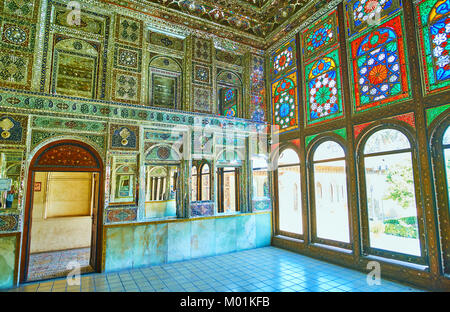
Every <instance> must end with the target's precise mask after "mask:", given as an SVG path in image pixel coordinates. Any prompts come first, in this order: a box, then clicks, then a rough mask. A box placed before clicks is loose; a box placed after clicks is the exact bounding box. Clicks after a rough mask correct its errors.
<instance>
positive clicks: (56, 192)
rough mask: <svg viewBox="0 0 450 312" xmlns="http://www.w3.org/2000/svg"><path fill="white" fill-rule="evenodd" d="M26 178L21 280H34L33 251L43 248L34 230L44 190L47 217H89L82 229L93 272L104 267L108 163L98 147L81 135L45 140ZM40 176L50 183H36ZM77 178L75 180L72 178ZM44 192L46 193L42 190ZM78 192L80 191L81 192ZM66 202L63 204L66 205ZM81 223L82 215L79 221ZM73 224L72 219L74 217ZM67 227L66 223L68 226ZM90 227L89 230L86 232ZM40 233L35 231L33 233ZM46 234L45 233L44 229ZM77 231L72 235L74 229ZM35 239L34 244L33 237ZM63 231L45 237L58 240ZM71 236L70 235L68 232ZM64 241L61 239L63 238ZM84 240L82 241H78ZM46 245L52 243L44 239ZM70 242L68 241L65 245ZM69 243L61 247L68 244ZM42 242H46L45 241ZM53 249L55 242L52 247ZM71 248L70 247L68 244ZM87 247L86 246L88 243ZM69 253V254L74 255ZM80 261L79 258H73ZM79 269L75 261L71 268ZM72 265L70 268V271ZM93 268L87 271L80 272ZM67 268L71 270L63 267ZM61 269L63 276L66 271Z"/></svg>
mask: <svg viewBox="0 0 450 312" xmlns="http://www.w3.org/2000/svg"><path fill="white" fill-rule="evenodd" d="M28 173H29V174H28V181H27V197H26V206H25V219H24V228H23V237H22V253H21V270H20V282H25V281H28V280H30V279H29V278H28V277H29V268H30V255H31V254H32V252H33V250H32V248H31V247H33V249H34V250H38V248H37V247H36V246H35V245H39V244H37V243H36V240H37V238H36V237H37V234H36V233H38V232H39V231H36V230H35V231H32V225H33V224H35V225H36V223H33V212H34V211H33V208H36V209H35V210H36V211H37V209H38V208H37V207H38V205H37V204H36V203H37V202H36V200H37V199H38V196H40V197H41V198H44V195H43V193H42V192H44V191H45V200H43V202H44V203H45V204H43V205H41V206H43V208H39V209H41V211H44V212H43V213H41V215H43V216H44V217H43V219H45V220H52V218H53V220H55V219H59V220H61V219H62V220H63V219H64V218H67V217H68V218H69V219H70V218H76V217H83V218H84V219H88V220H90V221H89V223H88V225H87V226H86V223H84V227H82V228H77V229H76V230H77V231H78V233H82V236H83V237H84V238H83V239H84V241H85V242H87V244H89V245H88V247H87V248H89V249H87V250H84V252H85V253H86V254H85V255H84V256H85V257H89V259H86V263H87V264H88V266H89V268H90V271H97V272H99V271H100V270H101V256H102V250H101V248H102V244H101V241H102V224H103V218H102V217H103V204H102V202H103V194H104V192H103V191H102V190H103V162H102V160H101V157H100V155H99V154H98V152H97V151H96V150H95V149H94V148H92V147H91V146H89V145H87V144H85V143H83V142H80V141H76V140H60V141H56V142H52V143H50V144H47V145H45V146H44V147H42V148H41V149H39V150H38V151H37V152H36V153H35V155H34V157H33V158H32V160H31V162H30V166H29V172H28ZM37 177H45V183H44V182H43V183H42V184H45V186H44V185H42V184H41V183H39V182H37ZM75 180H76V182H75V183H74V182H73V181H75ZM37 192H41V193H37ZM77 192H78V193H77ZM83 199H85V201H84V202H82V204H80V205H78V203H75V201H78V200H81V201H82V200H83ZM62 207H63V208H62ZM77 222H78V220H77ZM72 223H73V222H72ZM63 228H64V227H63ZM68 232H69V231H66V230H63V231H59V235H62V236H64V235H67V233H68ZM86 232H89V233H86ZM34 235H36V236H34ZM39 235H41V234H39ZM72 235H73V234H72ZM32 236H33V237H34V239H35V241H34V244H33V246H32V242H33V237H32ZM57 236H58V234H56V233H52V234H51V236H50V235H48V236H47V238H44V239H42V238H41V237H40V239H41V240H42V241H43V242H45V239H48V238H51V239H52V240H53V239H56V238H57ZM69 236H70V234H69V235H67V237H69ZM60 241H61V240H60ZM53 243H54V244H53V247H52V248H53V249H55V248H56V249H58V247H55V246H60V245H58V244H59V243H60V242H59V241H58V242H53ZM79 243H80V242H77V244H79ZM45 244H46V245H51V244H50V243H49V242H45ZM64 244H66V245H64ZM68 244H69V243H67V242H64V243H63V245H62V246H65V247H67V246H69V245H68ZM40 245H42V244H40ZM49 248H50V247H49ZM69 249H71V248H70V246H69ZM85 249H86V248H85ZM69 257H70V256H69ZM73 260H75V261H77V259H73ZM71 268H72V269H73V268H74V267H73V266H72V267H71ZM68 269H70V268H66V271H67V270H68ZM84 271H89V270H82V271H81V273H83V272H84ZM60 273H61V274H62V273H64V274H65V273H67V272H63V271H61V272H60ZM64 274H62V276H64ZM53 277H57V276H55V275H53V276H45V275H43V276H42V278H39V277H38V278H36V277H34V278H33V279H34V280H37V279H47V278H53Z"/></svg>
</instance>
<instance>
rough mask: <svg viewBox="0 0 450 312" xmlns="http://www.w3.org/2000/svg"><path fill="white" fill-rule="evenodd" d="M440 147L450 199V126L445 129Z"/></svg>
mask: <svg viewBox="0 0 450 312" xmlns="http://www.w3.org/2000/svg"><path fill="white" fill-rule="evenodd" d="M442 147H443V149H444V159H445V172H446V175H447V195H448V196H449V201H450V126H449V127H448V128H447V130H445V133H444V139H443V140H442Z"/></svg>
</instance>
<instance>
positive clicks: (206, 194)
mask: <svg viewBox="0 0 450 312" xmlns="http://www.w3.org/2000/svg"><path fill="white" fill-rule="evenodd" d="M210 180H211V175H210V170H209V165H208V164H203V166H202V167H201V172H200V183H201V184H200V185H201V200H211V191H210V188H211V184H210Z"/></svg>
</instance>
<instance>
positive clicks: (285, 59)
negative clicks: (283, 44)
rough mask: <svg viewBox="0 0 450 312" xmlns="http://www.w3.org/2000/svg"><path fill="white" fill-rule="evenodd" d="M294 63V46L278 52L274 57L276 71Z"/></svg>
mask: <svg viewBox="0 0 450 312" xmlns="http://www.w3.org/2000/svg"><path fill="white" fill-rule="evenodd" d="M291 65H292V47H291V46H289V47H288V48H287V49H286V50H284V51H283V52H281V53H280V54H278V55H277V56H276V57H275V59H274V65H273V66H274V68H275V71H276V72H281V71H283V70H285V69H286V68H287V67H289V66H291Z"/></svg>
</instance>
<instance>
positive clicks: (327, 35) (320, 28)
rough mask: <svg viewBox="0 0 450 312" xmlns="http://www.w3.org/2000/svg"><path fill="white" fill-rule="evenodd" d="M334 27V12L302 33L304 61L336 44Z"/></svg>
mask: <svg viewBox="0 0 450 312" xmlns="http://www.w3.org/2000/svg"><path fill="white" fill-rule="evenodd" d="M336 25H337V15H336V11H334V12H332V13H331V14H329V15H328V16H327V17H326V18H325V19H323V20H320V21H318V22H317V23H316V24H315V25H313V26H312V27H311V28H310V29H307V30H305V31H304V32H303V35H302V37H303V56H304V59H305V60H306V59H309V58H310V57H311V56H312V55H313V54H316V53H318V52H323V51H324V50H325V49H327V48H329V47H332V46H334V45H335V44H337V42H338V30H337V26H336Z"/></svg>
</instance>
